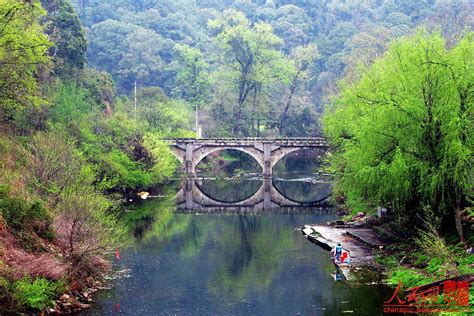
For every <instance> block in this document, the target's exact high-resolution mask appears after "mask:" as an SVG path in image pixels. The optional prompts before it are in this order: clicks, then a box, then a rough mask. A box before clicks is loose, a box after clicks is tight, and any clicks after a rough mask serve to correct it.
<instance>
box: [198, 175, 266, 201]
mask: <svg viewBox="0 0 474 316" xmlns="http://www.w3.org/2000/svg"><path fill="white" fill-rule="evenodd" d="M196 184H197V185H198V186H199V188H200V190H201V191H202V193H204V194H205V195H207V196H208V197H210V198H212V199H214V200H216V201H221V202H229V203H234V202H240V201H244V200H246V199H247V198H249V197H251V196H252V195H254V194H255V193H256V192H257V191H258V189H259V188H260V186H261V185H262V181H261V180H255V181H254V180H200V181H196Z"/></svg>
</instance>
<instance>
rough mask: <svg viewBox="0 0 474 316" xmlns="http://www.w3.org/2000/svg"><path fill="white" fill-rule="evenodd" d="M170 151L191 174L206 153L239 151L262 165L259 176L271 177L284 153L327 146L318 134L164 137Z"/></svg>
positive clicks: (322, 149)
mask: <svg viewBox="0 0 474 316" xmlns="http://www.w3.org/2000/svg"><path fill="white" fill-rule="evenodd" d="M166 141H167V142H168V143H169V145H170V147H171V149H172V152H173V154H174V155H175V156H176V158H177V159H178V160H179V161H180V162H181V164H182V165H183V166H184V168H185V172H186V175H188V176H194V175H195V170H196V166H197V165H198V164H199V162H200V161H201V160H202V159H204V157H206V156H207V155H209V154H211V153H213V152H216V151H220V150H225V149H234V150H239V151H242V152H244V153H246V154H249V155H250V156H252V157H253V158H254V159H255V160H256V161H257V162H258V164H259V165H260V166H261V167H262V171H263V176H264V177H271V176H272V170H273V167H274V166H275V165H276V164H277V163H278V161H280V159H282V158H283V157H285V156H286V155H288V154H289V153H292V152H294V151H298V150H303V149H314V150H316V155H317V157H318V158H320V157H322V156H323V155H324V154H325V152H326V151H327V150H328V149H329V145H328V143H327V141H326V140H325V139H324V138H322V137H314V138H203V139H195V138H177V139H168V140H166Z"/></svg>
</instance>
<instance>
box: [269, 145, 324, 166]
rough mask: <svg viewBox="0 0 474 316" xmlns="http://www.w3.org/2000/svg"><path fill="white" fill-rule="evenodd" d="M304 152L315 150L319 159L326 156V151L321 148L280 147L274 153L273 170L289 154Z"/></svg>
mask: <svg viewBox="0 0 474 316" xmlns="http://www.w3.org/2000/svg"><path fill="white" fill-rule="evenodd" d="M302 150H313V151H316V153H317V158H321V157H323V156H324V155H325V150H324V149H321V148H311V147H280V148H278V149H276V150H275V151H273V152H272V161H271V168H272V170H273V168H274V167H275V166H276V165H277V163H279V162H280V160H282V159H283V158H285V157H286V156H288V155H289V154H291V153H293V152H296V151H302Z"/></svg>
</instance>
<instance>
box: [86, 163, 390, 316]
mask: <svg viewBox="0 0 474 316" xmlns="http://www.w3.org/2000/svg"><path fill="white" fill-rule="evenodd" d="M288 165H289V166H291V164H288ZM281 168H282V169H284V170H283V171H285V172H287V171H288V170H290V169H291V168H283V167H281ZM308 169H310V170H314V166H309V168H308ZM290 171H291V170H290ZM283 178H285V177H283ZM286 178H288V177H286ZM289 178H290V179H289V180H290V181H280V180H281V178H280V180H278V179H274V181H273V185H274V186H276V188H277V189H278V191H279V192H281V193H283V194H284V195H286V196H287V198H289V199H292V200H295V201H307V200H308V199H311V198H314V199H320V198H321V197H324V195H326V196H327V194H328V193H329V192H330V186H328V185H325V184H321V183H310V181H308V179H304V177H303V178H301V176H298V177H296V181H295V177H294V176H290V177H289ZM298 179H300V180H301V181H298ZM260 183H261V181H256V180H255V179H252V180H249V181H242V180H241V181H234V182H232V181H216V180H212V181H207V180H205V181H200V182H199V186H200V188H201V189H202V190H203V191H204V193H205V194H206V195H208V196H210V197H213V198H215V199H216V200H220V201H228V202H233V201H237V200H242V199H245V198H247V197H249V196H251V195H252V194H254V193H255V192H256V191H257V190H258V188H259V186H260ZM175 192H176V188H175V190H174V191H173V190H170V192H169V194H167V195H166V197H165V198H160V199H153V200H149V201H145V202H143V203H140V204H138V205H135V206H133V207H131V211H130V212H128V213H126V214H125V216H123V218H122V221H123V224H124V225H125V226H126V227H127V229H128V234H127V236H128V238H127V244H128V246H127V247H125V248H124V249H121V252H120V255H121V259H120V260H115V259H114V260H115V261H114V269H115V271H117V274H118V275H119V276H120V277H117V278H115V279H113V280H112V281H111V283H112V286H113V289H112V290H109V291H102V292H100V293H98V294H97V295H96V297H95V302H96V306H95V307H94V309H93V310H91V311H87V312H85V314H87V315H119V314H123V315H299V314H301V315H341V314H342V315H381V314H382V303H383V301H385V300H387V299H388V298H389V297H390V296H391V294H392V291H391V290H387V288H385V287H383V286H380V285H372V286H368V285H361V284H358V283H353V282H351V283H350V282H335V281H334V278H333V276H332V273H334V265H333V264H332V262H331V261H330V257H329V253H328V252H327V251H325V250H323V249H321V248H319V247H318V246H316V245H314V244H312V243H310V242H309V241H308V240H306V238H304V237H303V235H302V234H301V232H300V231H299V230H298V229H299V228H301V227H302V226H303V225H304V224H309V223H321V222H326V221H330V220H333V219H334V218H335V215H334V214H333V213H332V212H331V211H329V212H328V211H322V212H321V211H319V212H317V211H316V210H311V209H305V210H304V211H297V212H295V210H291V211H288V210H285V209H275V210H271V211H268V210H265V211H264V213H259V212H252V211H251V212H248V210H247V212H246V214H243V213H240V214H239V213H238V212H236V211H235V209H234V210H233V214H230V213H229V212H226V211H225V210H223V211H219V212H217V213H216V212H214V213H212V214H202V213H201V214H196V213H194V212H189V211H186V212H184V211H180V210H177V209H176V208H177V207H176V204H175V201H174V194H175Z"/></svg>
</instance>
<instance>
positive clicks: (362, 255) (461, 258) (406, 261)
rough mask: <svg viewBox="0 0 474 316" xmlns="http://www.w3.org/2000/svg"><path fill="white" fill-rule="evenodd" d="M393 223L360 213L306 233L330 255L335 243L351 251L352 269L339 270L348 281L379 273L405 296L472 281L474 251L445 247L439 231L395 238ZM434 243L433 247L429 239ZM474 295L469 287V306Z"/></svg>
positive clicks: (345, 267)
mask: <svg viewBox="0 0 474 316" xmlns="http://www.w3.org/2000/svg"><path fill="white" fill-rule="evenodd" d="M354 219H355V221H354ZM391 225H392V223H391V221H390V220H388V219H385V220H382V219H377V218H370V217H365V215H363V214H358V215H356V216H354V217H352V218H351V223H349V224H348V223H346V222H343V221H341V220H337V221H333V222H329V223H325V224H317V225H305V226H304V228H303V229H302V232H303V234H304V235H305V236H306V237H307V239H308V240H309V241H311V242H313V243H315V244H317V245H318V246H320V247H322V248H323V249H326V250H328V251H329V250H331V249H332V248H333V247H334V246H335V245H336V244H337V243H341V244H342V246H343V248H344V249H345V250H347V251H349V252H350V254H351V256H350V257H349V258H350V265H341V266H340V271H341V272H342V273H343V275H344V276H345V278H346V279H347V280H356V279H357V278H356V276H355V274H354V271H357V270H359V271H360V269H370V270H376V271H378V272H379V273H380V274H381V275H383V276H384V277H383V279H385V281H384V282H385V283H388V284H389V285H390V286H392V287H396V286H398V285H400V286H401V288H402V289H404V290H406V293H411V292H412V291H413V289H414V288H415V289H416V288H417V287H420V286H421V287H423V286H427V285H431V284H438V283H440V284H442V283H443V282H444V281H445V280H453V279H454V280H457V279H463V280H465V279H467V280H469V282H470V283H472V279H473V278H472V275H473V273H474V256H473V255H472V248H469V249H465V247H463V245H460V244H446V243H445V241H444V239H442V238H441V237H440V236H439V235H437V234H436V233H435V232H428V233H427V232H421V233H420V235H421V237H414V236H411V237H406V238H404V237H405V236H401V235H397V233H395V232H394V231H393V229H392V228H391ZM423 238H424V239H423ZM420 239H421V240H423V242H424V243H426V244H429V245H432V246H431V247H432V249H431V253H427V250H426V249H423V248H420V246H419V243H420ZM433 239H434V242H433V243H432V241H430V240H433ZM431 243H432V244H431ZM435 245H437V246H435ZM428 251H429V250H428ZM328 255H329V254H328ZM336 266H338V265H337V264H336ZM466 276H467V277H466ZM472 292H473V291H472V286H471V291H470V294H469V301H470V304H472V303H473V293H472Z"/></svg>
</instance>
